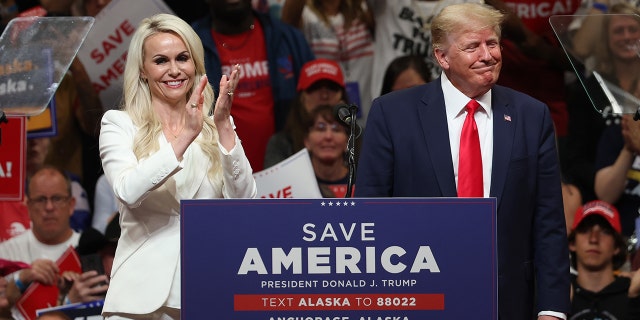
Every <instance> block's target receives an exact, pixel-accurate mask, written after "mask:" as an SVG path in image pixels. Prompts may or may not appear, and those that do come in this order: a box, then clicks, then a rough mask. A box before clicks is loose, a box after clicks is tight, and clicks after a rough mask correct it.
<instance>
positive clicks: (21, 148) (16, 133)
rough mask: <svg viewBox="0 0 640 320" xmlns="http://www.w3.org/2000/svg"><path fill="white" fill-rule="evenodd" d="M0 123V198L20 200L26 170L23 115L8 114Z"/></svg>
mask: <svg viewBox="0 0 640 320" xmlns="http://www.w3.org/2000/svg"><path fill="white" fill-rule="evenodd" d="M7 121H8V122H7V123H0V200H2V201H22V199H23V197H24V188H25V186H24V183H25V181H26V179H25V176H26V172H27V168H26V155H27V138H26V134H27V129H26V124H25V123H26V120H25V117H14V116H8V117H7Z"/></svg>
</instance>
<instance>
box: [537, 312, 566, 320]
mask: <svg viewBox="0 0 640 320" xmlns="http://www.w3.org/2000/svg"><path fill="white" fill-rule="evenodd" d="M538 316H552V317H556V318H558V319H562V320H567V315H566V314H564V313H562V312H555V311H540V312H539V313H538Z"/></svg>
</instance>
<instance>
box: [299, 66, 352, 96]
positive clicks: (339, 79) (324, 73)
mask: <svg viewBox="0 0 640 320" xmlns="http://www.w3.org/2000/svg"><path fill="white" fill-rule="evenodd" d="M318 80H330V81H333V82H335V83H337V84H339V85H340V86H341V87H343V88H344V87H345V84H344V75H343V74H342V69H340V65H338V63H337V62H335V61H333V60H329V59H315V60H311V61H309V62H307V63H305V64H304V65H303V66H302V70H300V79H298V91H302V90H307V88H309V87H310V86H311V85H312V84H313V83H314V82H316V81H318Z"/></svg>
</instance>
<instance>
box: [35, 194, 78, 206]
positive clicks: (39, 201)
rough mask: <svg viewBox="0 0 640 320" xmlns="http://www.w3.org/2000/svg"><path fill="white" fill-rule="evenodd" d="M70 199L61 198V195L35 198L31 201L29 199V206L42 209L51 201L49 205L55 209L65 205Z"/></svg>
mask: <svg viewBox="0 0 640 320" xmlns="http://www.w3.org/2000/svg"><path fill="white" fill-rule="evenodd" d="M70 198H71V197H70V196H61V195H54V196H51V197H45V196H42V197H37V198H33V199H29V201H28V202H29V204H31V205H33V206H35V207H37V208H44V207H46V206H47V203H48V202H49V201H51V204H52V205H53V206H54V207H56V208H60V207H62V206H64V205H66V204H67V201H69V199H70Z"/></svg>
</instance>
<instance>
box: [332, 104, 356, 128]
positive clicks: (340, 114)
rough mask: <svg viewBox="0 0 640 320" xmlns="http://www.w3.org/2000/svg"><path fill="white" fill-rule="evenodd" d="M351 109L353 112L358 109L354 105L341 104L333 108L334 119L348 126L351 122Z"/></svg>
mask: <svg viewBox="0 0 640 320" xmlns="http://www.w3.org/2000/svg"><path fill="white" fill-rule="evenodd" d="M351 108H354V112H355V111H356V110H357V109H358V107H356V106H355V105H347V104H344V103H341V104H339V105H337V106H335V107H333V114H334V115H335V117H336V119H338V120H340V122H342V123H343V124H345V125H347V126H350V125H351V121H352V120H353V119H352V118H351Z"/></svg>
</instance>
